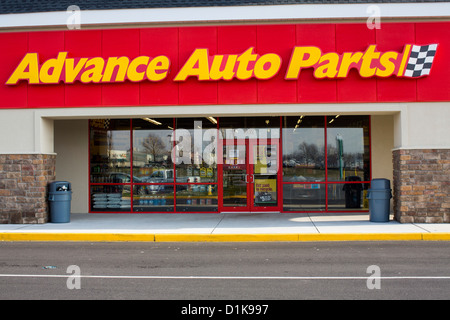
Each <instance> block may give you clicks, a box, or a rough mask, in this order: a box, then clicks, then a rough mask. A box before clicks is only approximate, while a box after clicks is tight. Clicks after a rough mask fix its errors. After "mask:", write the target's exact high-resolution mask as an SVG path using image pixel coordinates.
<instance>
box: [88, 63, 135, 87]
mask: <svg viewBox="0 0 450 320" xmlns="http://www.w3.org/2000/svg"><path fill="white" fill-rule="evenodd" d="M95 59H96V58H95ZM91 60H92V59H91ZM129 63H130V59H129V58H128V57H119V58H118V57H111V58H108V62H107V63H106V68H105V74H104V75H103V78H102V82H111V81H112V82H122V81H124V80H125V75H126V74H127V69H128V64H129ZM116 67H119V70H118V71H117V74H116V78H115V79H114V80H112V79H111V77H112V75H113V73H114V70H115V68H116ZM102 69H103V67H102ZM94 82H96V81H94Z"/></svg>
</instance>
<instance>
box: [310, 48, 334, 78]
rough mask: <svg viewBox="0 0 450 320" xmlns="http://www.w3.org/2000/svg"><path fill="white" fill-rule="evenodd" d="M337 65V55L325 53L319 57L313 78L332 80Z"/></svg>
mask: <svg viewBox="0 0 450 320" xmlns="http://www.w3.org/2000/svg"><path fill="white" fill-rule="evenodd" d="M338 64H339V55H338V54H337V53H334V52H330V53H326V54H324V55H323V56H321V57H320V60H319V64H318V67H317V69H315V70H314V76H315V77H316V78H318V79H323V78H325V77H326V78H334V77H336V74H337V72H338V71H337V69H338Z"/></svg>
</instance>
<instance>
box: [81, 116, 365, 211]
mask: <svg viewBox="0 0 450 320" xmlns="http://www.w3.org/2000/svg"><path fill="white" fill-rule="evenodd" d="M89 125H90V127H89V130H90V131H89V135H90V142H89V143H90V145H89V148H90V149H89V150H90V154H89V158H90V185H89V190H90V210H91V211H92V212H128V213H132V212H136V213H146V212H147V213H151V212H167V213H170V212H217V211H219V208H221V210H225V211H227V210H231V211H234V210H237V211H239V210H240V211H245V210H249V211H258V210H260V209H261V208H262V209H261V210H269V209H272V208H278V207H277V206H278V205H279V208H280V209H281V207H282V210H283V211H289V212H295V211H318V212H320V211H361V210H367V209H368V203H367V199H366V194H367V189H368V187H369V185H370V178H371V176H370V117H368V116H339V115H334V116H307V115H297V116H282V117H279V116H274V117H223V118H215V117H201V118H179V119H177V118H155V117H151V116H148V117H142V118H137V119H94V120H89ZM280 138H282V139H280ZM218 147H219V148H220V150H218V149H217V148H218ZM280 153H281V155H280ZM219 155H220V158H221V159H220V161H218V156H219ZM279 161H281V163H282V166H281V165H280V166H279V165H278V164H279V163H280V162H279ZM281 167H282V172H281V171H280V169H281ZM279 168H280V169H279ZM218 170H220V172H219V171H218ZM219 181H220V185H219ZM249 197H251V198H252V199H249ZM280 209H277V210H280Z"/></svg>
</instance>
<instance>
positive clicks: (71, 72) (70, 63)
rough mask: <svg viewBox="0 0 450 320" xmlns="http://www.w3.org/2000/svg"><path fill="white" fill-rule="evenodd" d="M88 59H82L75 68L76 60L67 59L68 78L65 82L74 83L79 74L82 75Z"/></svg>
mask: <svg viewBox="0 0 450 320" xmlns="http://www.w3.org/2000/svg"><path fill="white" fill-rule="evenodd" d="M87 60H88V59H87V58H81V59H80V60H79V61H78V63H77V65H76V66H75V67H74V64H75V60H74V59H66V65H65V66H66V67H65V71H66V77H65V80H64V82H66V83H73V82H74V81H75V79H76V78H77V76H78V74H79V73H80V71H81V69H83V67H84V65H85V64H86V61H87Z"/></svg>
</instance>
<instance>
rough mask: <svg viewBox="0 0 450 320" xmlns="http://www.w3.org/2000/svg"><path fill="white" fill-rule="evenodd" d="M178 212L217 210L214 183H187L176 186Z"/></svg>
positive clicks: (215, 186) (216, 195)
mask: <svg viewBox="0 0 450 320" xmlns="http://www.w3.org/2000/svg"><path fill="white" fill-rule="evenodd" d="M176 198H177V211H178V212H217V211H218V194H217V185H216V184H188V185H178V186H177V196H176Z"/></svg>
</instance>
